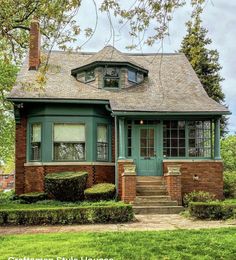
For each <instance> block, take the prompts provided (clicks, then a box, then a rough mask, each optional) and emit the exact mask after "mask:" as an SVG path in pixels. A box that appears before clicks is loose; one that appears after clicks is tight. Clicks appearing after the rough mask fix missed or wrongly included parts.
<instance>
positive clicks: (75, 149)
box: [54, 143, 85, 161]
mask: <svg viewBox="0 0 236 260" xmlns="http://www.w3.org/2000/svg"><path fill="white" fill-rule="evenodd" d="M54 159H55V160H62V161H63V160H66V161H75V160H82V159H85V143H55V144H54Z"/></svg>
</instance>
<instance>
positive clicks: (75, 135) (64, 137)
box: [54, 124, 85, 142]
mask: <svg viewBox="0 0 236 260" xmlns="http://www.w3.org/2000/svg"><path fill="white" fill-rule="evenodd" d="M54 142H85V125H83V124H54Z"/></svg>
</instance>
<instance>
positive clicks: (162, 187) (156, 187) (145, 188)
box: [136, 185, 166, 191]
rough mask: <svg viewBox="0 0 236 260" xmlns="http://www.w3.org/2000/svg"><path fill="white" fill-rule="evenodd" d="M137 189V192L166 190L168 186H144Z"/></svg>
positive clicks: (138, 186)
mask: <svg viewBox="0 0 236 260" xmlns="http://www.w3.org/2000/svg"><path fill="white" fill-rule="evenodd" d="M136 189H137V190H140V191H142V190H166V186H164V185H159V186H155V185H149V186H143V185H136Z"/></svg>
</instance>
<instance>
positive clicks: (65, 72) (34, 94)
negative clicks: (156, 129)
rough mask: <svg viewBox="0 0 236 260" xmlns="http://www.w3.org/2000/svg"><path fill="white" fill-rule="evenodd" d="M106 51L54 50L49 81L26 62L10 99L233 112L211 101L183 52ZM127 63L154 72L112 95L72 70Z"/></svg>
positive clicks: (136, 108)
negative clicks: (41, 80)
mask: <svg viewBox="0 0 236 260" xmlns="http://www.w3.org/2000/svg"><path fill="white" fill-rule="evenodd" d="M110 51H111V48H110V47H106V48H104V49H103V50H102V51H100V52H98V53H97V54H94V53H85V52H75V53H67V52H59V51H53V52H52V53H51V56H50V62H49V65H50V66H49V70H48V71H47V74H46V83H45V85H43V86H41V85H40V84H38V83H37V78H38V72H37V71H32V70H31V71H29V70H28V60H27V59H26V61H25V63H24V64H23V66H22V68H21V70H20V72H19V75H18V77H17V83H16V85H15V86H14V88H13V90H12V91H11V93H10V96H9V98H10V99H11V100H29V99H30V100H35V101H38V100H44V101H53V102H56V101H57V100H58V101H59V100H60V102H61V100H65V101H66V102H68V101H70V100H71V101H72V102H74V101H75V100H76V101H79V102H83V101H84V100H87V101H88V100H91V101H94V102H101V101H106V102H109V103H110V106H111V109H112V110H113V111H116V112H118V111H123V112H131V111H132V112H155V113H176V112H180V113H208V114H209V113H210V114H227V113H229V111H228V110H227V108H225V107H224V106H223V105H221V104H218V103H217V102H215V101H214V100H212V99H211V98H209V97H208V95H207V93H206V92H205V90H204V89H203V87H202V85H201V83H200V81H199V79H198V77H197V75H196V73H195V72H194V70H193V68H192V67H191V65H190V63H189V62H188V60H187V58H186V57H185V55H184V54H176V53H174V54H159V55H158V54H155V53H154V54H127V53H121V52H119V51H114V52H113V55H112V56H109V55H111V52H110ZM98 59H100V60H102V61H107V60H109V61H114V62H117V60H119V61H122V62H124V61H126V62H127V61H128V62H130V63H132V64H135V65H137V66H141V67H142V68H145V69H147V70H148V71H149V73H148V77H146V79H145V80H144V82H142V83H141V84H139V85H135V86H131V87H128V86H127V87H126V88H123V89H119V91H109V90H106V89H99V88H98V87H97V85H96V84H97V83H96V81H94V82H90V83H87V84H85V83H83V82H79V81H77V80H76V79H75V77H73V76H72V75H71V70H72V69H74V68H78V67H81V66H85V65H86V64H89V63H91V62H95V61H96V60H98Z"/></svg>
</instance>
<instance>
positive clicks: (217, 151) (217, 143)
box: [214, 118, 221, 160]
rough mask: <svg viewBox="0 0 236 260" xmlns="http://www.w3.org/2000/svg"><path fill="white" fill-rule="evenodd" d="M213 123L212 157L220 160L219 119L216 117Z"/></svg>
mask: <svg viewBox="0 0 236 260" xmlns="http://www.w3.org/2000/svg"><path fill="white" fill-rule="evenodd" d="M214 123H215V124H214V125H215V127H214V159H215V160H220V159H221V156H220V119H219V118H218V119H216V120H215V122H214Z"/></svg>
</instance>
